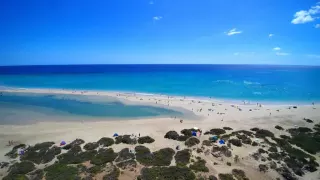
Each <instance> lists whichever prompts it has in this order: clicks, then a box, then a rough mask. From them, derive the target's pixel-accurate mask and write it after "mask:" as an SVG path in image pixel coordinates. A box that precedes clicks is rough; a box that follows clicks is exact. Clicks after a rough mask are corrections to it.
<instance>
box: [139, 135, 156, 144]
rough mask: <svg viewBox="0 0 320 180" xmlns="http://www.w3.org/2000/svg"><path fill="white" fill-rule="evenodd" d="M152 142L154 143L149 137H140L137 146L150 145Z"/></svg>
mask: <svg viewBox="0 0 320 180" xmlns="http://www.w3.org/2000/svg"><path fill="white" fill-rule="evenodd" d="M153 142H154V139H153V138H151V137H150V136H143V137H140V138H139V139H138V143H139V144H144V143H148V144H150V143H153Z"/></svg>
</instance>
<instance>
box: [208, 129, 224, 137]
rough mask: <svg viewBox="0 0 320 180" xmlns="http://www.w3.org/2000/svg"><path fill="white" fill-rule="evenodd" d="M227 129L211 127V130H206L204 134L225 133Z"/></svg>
mask: <svg viewBox="0 0 320 180" xmlns="http://www.w3.org/2000/svg"><path fill="white" fill-rule="evenodd" d="M225 133H226V131H225V130H224V129H219V128H214V129H211V130H210V131H207V132H205V133H204V134H205V135H207V134H212V135H218V136H219V135H221V134H225Z"/></svg>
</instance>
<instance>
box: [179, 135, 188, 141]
mask: <svg viewBox="0 0 320 180" xmlns="http://www.w3.org/2000/svg"><path fill="white" fill-rule="evenodd" d="M188 138H189V136H185V135H183V136H178V139H177V140H178V141H186V140H187V139H188Z"/></svg>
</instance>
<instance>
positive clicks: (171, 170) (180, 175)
mask: <svg viewBox="0 0 320 180" xmlns="http://www.w3.org/2000/svg"><path fill="white" fill-rule="evenodd" d="M195 178H196V176H195V174H194V173H193V172H192V171H191V170H190V169H189V168H187V167H178V166H169V167H152V168H143V169H142V170H141V175H140V176H139V177H138V179H140V180H150V179H183V180H194V179H195Z"/></svg>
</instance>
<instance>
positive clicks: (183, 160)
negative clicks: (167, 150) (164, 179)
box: [174, 149, 191, 166]
mask: <svg viewBox="0 0 320 180" xmlns="http://www.w3.org/2000/svg"><path fill="white" fill-rule="evenodd" d="M190 157H191V152H190V150H189V149H184V150H181V151H178V152H177V153H176V155H175V156H174V159H175V160H176V164H177V165H179V166H185V165H187V164H188V163H189V161H190Z"/></svg>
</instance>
